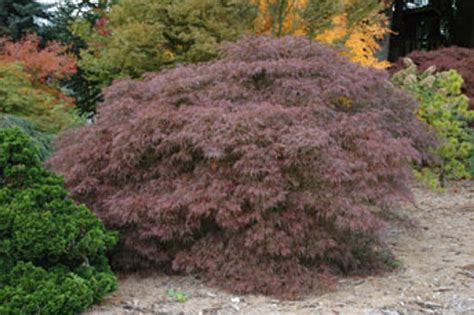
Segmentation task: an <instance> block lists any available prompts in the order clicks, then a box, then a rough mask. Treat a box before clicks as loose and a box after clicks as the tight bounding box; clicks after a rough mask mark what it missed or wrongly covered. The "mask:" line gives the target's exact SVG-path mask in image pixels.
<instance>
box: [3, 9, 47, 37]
mask: <svg viewBox="0 0 474 315" xmlns="http://www.w3.org/2000/svg"><path fill="white" fill-rule="evenodd" d="M46 8H47V6H45V5H44V4H40V3H39V2H38V1H35V0H1V1H0V37H3V36H9V37H11V38H12V39H13V40H15V41H17V40H20V39H21V37H22V36H23V35H25V34H28V33H32V32H34V33H36V32H38V31H39V26H38V24H37V23H36V21H35V19H37V18H43V19H44V18H47V13H46Z"/></svg>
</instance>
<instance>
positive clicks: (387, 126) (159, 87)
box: [49, 37, 431, 296]
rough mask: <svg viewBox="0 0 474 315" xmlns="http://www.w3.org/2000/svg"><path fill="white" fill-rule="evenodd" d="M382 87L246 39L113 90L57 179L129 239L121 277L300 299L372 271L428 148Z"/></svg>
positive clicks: (313, 57) (317, 57)
mask: <svg viewBox="0 0 474 315" xmlns="http://www.w3.org/2000/svg"><path fill="white" fill-rule="evenodd" d="M387 79H388V77H387V74H386V73H385V72H382V71H376V70H371V69H368V68H365V67H361V66H358V65H356V64H352V63H350V62H349V61H347V60H345V59H343V58H342V57H339V56H338V55H337V53H335V52H333V51H332V50H330V49H329V48H327V47H325V46H323V45H320V44H318V43H314V42H310V41H308V40H306V39H303V38H292V37H286V38H282V39H270V38H265V37H258V38H251V39H245V40H242V41H240V42H238V43H236V44H228V45H227V46H226V47H225V48H224V49H223V57H222V58H221V59H220V60H217V61H214V62H211V63H207V64H201V65H190V66H182V67H178V68H176V69H171V70H165V71H163V72H160V73H157V74H149V75H147V78H146V79H145V80H144V81H132V80H122V81H118V82H115V83H114V85H113V86H112V87H110V88H109V89H108V91H107V93H106V97H105V102H104V103H103V104H102V105H101V106H100V108H99V114H98V117H97V121H96V123H95V124H93V125H90V126H86V127H83V128H80V129H78V130H75V131H72V132H69V133H68V134H65V135H64V136H63V137H62V138H61V139H60V141H59V143H58V147H59V151H58V152H57V154H56V155H55V156H54V157H53V158H52V159H51V160H50V161H49V165H50V166H51V167H53V168H54V169H55V170H57V171H59V172H60V173H62V174H64V176H65V179H66V183H67V186H68V188H69V189H70V192H71V193H72V196H73V197H74V198H75V199H76V200H77V201H79V202H84V203H86V204H87V205H88V206H89V207H91V208H92V209H93V210H94V211H95V212H96V213H97V214H98V215H99V217H101V218H102V219H103V220H104V221H105V223H106V224H107V225H108V226H109V227H111V228H113V229H117V230H119V231H120V232H121V245H120V250H119V252H118V253H117V254H116V256H115V257H114V260H113V262H114V263H115V265H118V266H120V267H122V268H126V269H135V268H144V267H163V268H167V267H169V268H172V269H173V270H174V271H179V272H186V273H199V274H201V275H203V276H204V278H206V279H208V280H210V281H211V282H213V283H217V284H218V285H221V286H224V287H227V288H230V289H232V290H234V291H237V292H240V293H244V292H258V293H264V294H271V295H280V296H296V295H298V294H300V293H302V292H304V291H305V290H307V289H309V288H312V287H314V286H316V285H320V284H321V283H318V281H320V280H321V279H323V278H324V277H321V275H322V274H325V272H327V271H331V272H334V271H335V270H336V271H337V272H340V271H344V272H346V271H354V270H367V269H370V268H374V264H375V263H376V262H375V260H372V261H371V260H370V258H371V257H373V256H372V255H370V254H368V253H373V252H377V251H379V250H380V248H383V247H380V246H381V242H380V232H381V228H382V227H383V225H384V224H383V221H382V220H381V219H380V218H379V215H378V214H377V213H379V212H380V209H384V210H386V209H389V207H390V206H391V205H393V203H394V202H396V201H398V200H400V198H403V197H409V196H410V193H409V190H408V189H407V182H408V180H409V177H410V161H412V160H416V159H419V158H420V153H422V152H421V151H422V150H423V149H424V148H426V147H427V146H428V145H429V144H430V141H431V138H430V136H429V135H428V134H427V133H426V132H425V129H424V126H423V125H422V123H420V122H419V121H418V120H417V119H416V117H415V115H414V112H415V103H414V102H413V100H412V99H411V98H409V97H408V96H406V95H405V94H403V93H402V92H401V91H400V90H398V89H396V88H395V87H393V86H392V85H391V84H390V83H389V82H388V80H387ZM376 248H379V249H376Z"/></svg>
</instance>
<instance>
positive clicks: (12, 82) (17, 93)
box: [0, 62, 81, 133]
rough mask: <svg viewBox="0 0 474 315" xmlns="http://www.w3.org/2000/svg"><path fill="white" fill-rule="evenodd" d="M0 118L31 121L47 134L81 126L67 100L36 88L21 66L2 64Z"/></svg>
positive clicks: (17, 63) (0, 71)
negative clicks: (18, 118) (9, 116)
mask: <svg viewBox="0 0 474 315" xmlns="http://www.w3.org/2000/svg"><path fill="white" fill-rule="evenodd" d="M0 114H11V115H15V116H18V117H22V118H26V119H29V120H31V121H32V122H33V123H34V124H35V126H36V127H37V128H38V129H39V131H42V132H46V133H57V132H59V131H61V130H64V129H65V128H67V127H70V126H74V125H78V124H80V123H81V119H80V118H79V117H78V116H77V115H76V114H75V113H74V109H73V108H71V106H70V104H68V103H67V102H66V101H65V100H63V99H61V98H58V96H57V95H54V94H53V93H52V92H50V91H48V90H44V89H42V88H40V87H37V86H35V85H33V83H32V80H31V78H30V77H29V75H28V73H26V72H25V71H24V67H23V65H22V64H21V63H19V62H16V63H3V62H0Z"/></svg>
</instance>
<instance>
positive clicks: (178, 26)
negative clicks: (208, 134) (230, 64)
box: [73, 0, 257, 86]
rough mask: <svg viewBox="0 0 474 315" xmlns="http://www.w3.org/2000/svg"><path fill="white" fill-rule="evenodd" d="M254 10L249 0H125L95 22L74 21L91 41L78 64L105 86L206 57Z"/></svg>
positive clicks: (241, 28) (245, 22)
mask: <svg viewBox="0 0 474 315" xmlns="http://www.w3.org/2000/svg"><path fill="white" fill-rule="evenodd" d="M256 13H257V8H256V6H254V5H252V4H251V0H206V1H201V0H179V1H172V0H163V1H148V0H123V1H120V2H119V3H118V4H117V5H114V6H112V7H111V10H110V13H109V14H108V16H107V17H106V18H105V17H104V18H103V19H102V20H100V21H98V22H97V23H96V24H95V26H93V27H92V26H91V24H90V23H89V22H88V21H78V22H77V23H75V24H74V26H73V30H74V32H75V33H76V34H78V35H79V36H80V37H82V38H83V39H84V40H85V41H86V43H87V45H88V48H87V49H85V50H83V51H82V53H81V57H82V60H81V61H80V62H79V66H80V67H81V68H82V69H84V70H85V71H86V72H87V74H88V76H87V77H88V79H90V80H93V81H99V82H101V83H102V85H103V86H106V85H108V84H110V83H111V82H112V81H113V80H114V79H116V78H121V77H126V76H131V77H140V76H141V75H142V74H143V73H144V72H148V71H156V70H159V69H161V68H162V67H163V66H166V65H172V64H176V63H183V62H200V61H207V60H210V59H212V58H214V57H215V56H217V49H218V46H219V43H221V42H222V41H226V40H235V39H237V38H238V37H239V36H240V35H242V33H243V32H244V31H245V29H246V28H248V27H249V25H251V24H252V23H250V22H249V19H251V18H252V17H253V16H254V15H255V14H256Z"/></svg>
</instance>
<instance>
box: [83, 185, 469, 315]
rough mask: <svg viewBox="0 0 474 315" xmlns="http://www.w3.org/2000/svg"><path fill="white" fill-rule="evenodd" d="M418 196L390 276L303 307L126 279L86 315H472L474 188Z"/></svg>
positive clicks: (192, 285) (199, 286)
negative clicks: (396, 263) (412, 222)
mask: <svg viewBox="0 0 474 315" xmlns="http://www.w3.org/2000/svg"><path fill="white" fill-rule="evenodd" d="M415 196H416V201H417V202H416V206H414V205H409V204H408V205H406V206H405V207H404V208H403V209H402V215H404V216H409V217H411V218H413V219H415V221H416V222H417V225H416V226H415V227H412V228H407V227H404V226H396V227H393V228H391V229H390V231H389V235H388V240H387V241H388V244H389V246H390V247H391V248H392V250H393V252H394V253H395V255H396V256H397V258H398V259H399V260H400V262H401V267H400V268H399V269H397V271H395V272H393V273H390V274H388V275H379V276H372V277H366V278H348V279H347V278H346V279H342V280H341V281H340V282H339V283H338V287H337V288H336V290H335V291H333V292H328V293H326V294H324V295H320V294H319V295H317V294H316V293H315V294H309V295H308V296H307V297H305V298H303V299H302V300H300V301H284V300H275V299H272V298H268V297H264V296H254V295H247V296H237V295H233V294H232V293H229V292H225V291H222V290H219V289H218V288H213V287H208V286H206V285H205V284H204V283H202V282H201V281H199V280H197V279H195V278H193V277H189V276H187V277H184V276H181V277H179V276H173V277H170V276H164V275H154V274H150V275H149V276H146V277H143V276H137V275H127V276H120V280H119V289H118V291H117V292H115V293H114V294H111V295H110V296H109V297H108V298H107V299H106V300H105V301H104V302H103V303H102V304H100V305H96V306H94V307H93V308H92V309H91V310H90V311H89V312H88V313H87V314H89V315H93V314H97V315H106V314H107V315H108V314H161V315H175V314H202V315H205V314H216V315H217V314H219V315H227V314H351V315H352V314H354V315H357V314H367V315H375V314H377V315H378V314H387V315H396V314H474V182H472V181H471V182H462V183H456V184H453V185H451V186H450V187H449V188H448V189H446V191H445V192H443V193H439V192H433V191H427V190H425V189H419V188H418V189H415ZM173 292H174V293H173Z"/></svg>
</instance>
